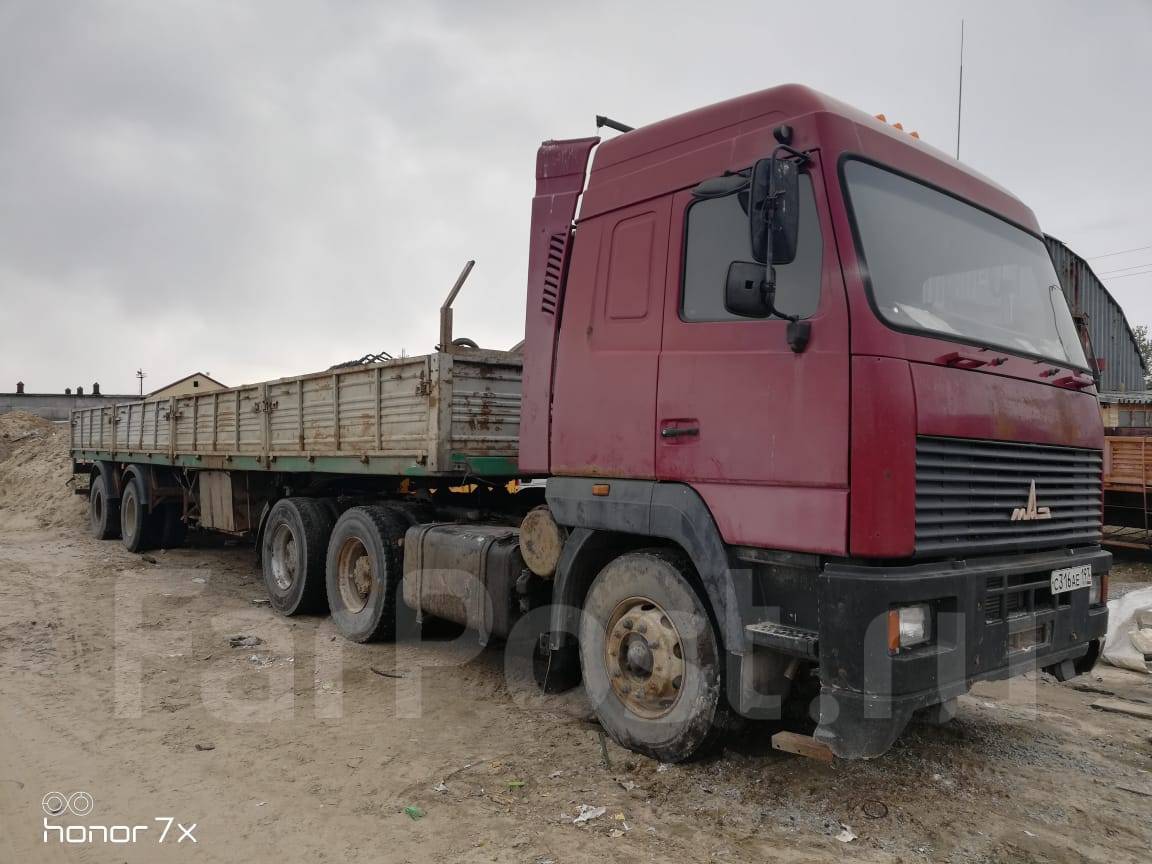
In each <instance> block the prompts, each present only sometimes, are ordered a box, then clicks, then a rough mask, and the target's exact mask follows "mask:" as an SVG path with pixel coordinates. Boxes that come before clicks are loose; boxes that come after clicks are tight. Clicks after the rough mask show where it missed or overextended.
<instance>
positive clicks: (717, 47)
mask: <svg viewBox="0 0 1152 864" xmlns="http://www.w3.org/2000/svg"><path fill="white" fill-rule="evenodd" d="M962 18H963V19H964V20H965V22H966V24H965V34H966V35H965V55H964V114H963V126H962V135H961V153H960V155H961V159H962V161H965V162H967V163H969V164H970V165H972V166H973V167H974V168H976V169H977V170H979V171H980V172H982V173H984V174H986V175H987V176H989V177H991V178H993V179H995V180H996V181H998V182H999V183H1000V184H1001V185H1003V186H1005V187H1007V188H1008V189H1009V190H1011V191H1012V192H1013V193H1015V194H1016V195H1017V196H1019V197H1020V198H1021V199H1023V200H1024V201H1025V202H1026V203H1028V204H1029V206H1031V207H1032V209H1033V210H1034V211H1035V212H1036V214H1037V217H1038V218H1039V220H1040V223H1041V225H1042V226H1043V227H1044V229H1045V230H1046V231H1047V232H1048V233H1050V234H1053V235H1055V236H1057V237H1059V238H1060V239H1062V240H1063V241H1065V242H1066V243H1068V245H1069V246H1071V248H1072V249H1074V250H1075V251H1077V252H1078V253H1080V254H1081V255H1083V256H1085V257H1087V258H1089V259H1090V263H1091V264H1092V265H1093V267H1094V269H1095V270H1096V272H1097V273H1098V274H1100V275H1101V276H1102V279H1103V281H1104V282H1105V284H1106V285H1107V286H1108V288H1109V290H1111V291H1112V293H1113V294H1114V296H1115V297H1116V299H1117V300H1118V301H1119V302H1120V304H1121V305H1122V306H1123V307H1124V309H1125V310H1126V312H1127V314H1128V317H1129V321H1130V322H1131V323H1132V324H1134V325H1135V324H1141V323H1152V266H1147V265H1152V248H1143V249H1139V248H1138V247H1152V205H1150V204H1149V201H1150V200H1152V158H1149V146H1150V144H1149V142H1150V141H1152V110H1150V109H1149V105H1150V104H1152V98H1150V96H1152V94H1150V88H1152V51H1150V50H1149V47H1148V46H1149V45H1152V0H1108V2H1095V3H1089V2H1059V0H1046V2H1005V0H1001V2H991V3H985V2H947V0H943V2H941V0H935V2H931V3H925V2H922V0H921V2H907V3H904V2H901V3H897V2H875V0H872V2H866V3H864V2H842V3H834V2H823V3H820V4H811V3H803V4H802V3H795V2H787V3H784V2H768V0H757V2H722V0H714V2H711V3H699V2H690V3H680V2H677V0H661V2H629V3H621V2H618V0H617V2H598V0H582V2H580V3H573V4H558V3H540V2H535V3H528V2H523V3H521V2H513V0H494V2H482V0H472V2H469V0H426V2H420V3H394V2H385V0H379V2H370V0H328V2H308V0H266V2H256V0H253V2H243V0H222V2H216V0H83V2H82V0H0V391H11V390H13V389H15V382H16V381H17V380H22V381H24V382H25V385H26V389H27V390H28V391H29V392H61V391H63V389H64V388H65V387H73V388H75V387H76V386H77V385H81V386H84V388H85V390H88V389H89V388H90V386H91V383H92V382H94V381H99V382H100V384H101V388H102V390H103V392H105V393H110V392H119V393H134V392H136V390H137V387H138V382H137V379H136V375H135V373H136V370H137V369H143V370H144V371H145V372H146V373H147V376H148V377H147V379H146V381H145V385H144V387H145V390H146V391H147V390H150V389H154V388H158V387H160V386H162V385H164V384H166V383H168V382H170V381H173V380H175V379H177V378H180V377H183V376H184V375H186V374H188V373H190V372H192V371H203V372H207V373H208V374H210V375H212V376H213V377H215V378H218V379H220V380H221V381H223V382H225V383H226V384H229V385H237V384H242V383H248V382H253V381H259V380H262V379H267V378H275V377H280V376H284V375H290V374H297V373H304V372H310V371H315V370H319V369H324V368H327V367H328V366H330V365H332V364H333V363H337V362H341V361H344V360H349V359H352V358H355V357H359V356H361V355H364V354H367V353H370V352H372V353H375V352H379V351H382V350H383V351H388V352H390V353H392V354H399V353H400V352H401V351H404V352H406V353H408V354H419V353H424V352H426V351H429V350H431V348H432V346H433V345H434V343H435V342H436V339H437V310H438V307H439V305H440V303H441V302H442V300H443V298H444V296H445V294H446V293H447V291H448V289H449V288H450V287H451V285H452V283H453V281H454V280H455V278H456V275H457V274H458V273H459V271H460V269H461V267H462V266H463V264H464V262H465V261H466V260H467V259H468V258H475V259H476V261H477V264H476V268H475V270H474V271H473V274H472V276H471V277H470V278H469V280H468V283H467V285H466V286H465V288H464V290H463V292H462V293H461V295H460V297H459V299H458V300H457V302H456V307H455V308H456V313H455V324H456V334H457V335H459V336H469V337H471V338H472V339H474V340H475V341H477V342H478V343H479V344H480V345H482V346H488V347H497V348H507V347H510V346H511V345H513V344H514V343H515V342H517V341H519V339H520V338H521V337H522V333H523V313H524V284H525V277H526V272H527V251H528V250H527V240H528V220H529V204H530V200H531V197H532V193H533V184H534V179H533V172H534V166H535V151H536V148H537V146H538V145H539V143H540V141H542V140H544V139H548V138H564V137H579V136H584V135H590V134H593V133H594V131H595V126H594V117H595V115H596V114H607V115H609V116H612V117H615V118H617V119H619V120H621V121H624V122H626V123H629V124H631V125H642V124H644V123H648V122H652V121H655V120H659V119H661V118H663V117H666V116H670V115H672V114H676V113H679V112H681V111H686V110H690V109H692V108H696V107H700V106H702V105H706V104H709V103H711V102H715V101H718V100H721V99H726V98H729V97H732V96H736V95H740V94H742V93H746V92H750V91H754V90H759V89H762V88H764V87H769V86H772V85H774V84H778V83H784V82H789V81H793V82H799V83H802V84H807V85H810V86H812V87H815V88H817V89H819V90H823V91H825V92H827V93H829V94H831V95H833V96H836V97H837V98H840V99H842V100H844V101H846V102H849V103H851V104H853V105H856V106H857V107H859V108H862V109H864V110H866V111H868V112H870V113H879V112H883V113H884V114H885V115H886V116H887V117H888V119H889V120H890V121H897V120H899V121H901V122H903V124H904V126H905V127H906V128H908V129H916V130H918V131H919V133H920V135H921V136H922V137H923V138H924V139H925V140H926V141H928V142H929V143H932V144H934V145H936V146H937V147H939V148H941V149H943V150H946V151H949V152H952V151H953V150H954V149H955V145H956V91H957V78H958V65H959V35H960V21H961V19H962ZM610 134H611V133H610ZM1129 249H1137V250H1138V251H1134V252H1127V253H1125V254H1118V255H1111V254H1109V253H1114V252H1118V251H1122V250H1129ZM1097 256H1106V257H1097Z"/></svg>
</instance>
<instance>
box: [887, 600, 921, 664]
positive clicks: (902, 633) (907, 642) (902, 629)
mask: <svg viewBox="0 0 1152 864" xmlns="http://www.w3.org/2000/svg"><path fill="white" fill-rule="evenodd" d="M931 638H932V610H931V609H929V607H928V604H927V603H917V604H916V605H915V606H901V607H900V608H899V609H891V610H889V612H888V650H889V651H891V652H892V653H893V654H895V653H896V652H897V651H899V650H900V649H902V648H911V647H912V646H913V645H922V644H924V643H925V642H927V641H928V640H929V639H931Z"/></svg>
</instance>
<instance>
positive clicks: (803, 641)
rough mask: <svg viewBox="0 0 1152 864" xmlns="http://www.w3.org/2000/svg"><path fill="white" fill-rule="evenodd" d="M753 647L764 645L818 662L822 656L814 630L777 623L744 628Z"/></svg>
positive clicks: (752, 625) (765, 623)
mask: <svg viewBox="0 0 1152 864" xmlns="http://www.w3.org/2000/svg"><path fill="white" fill-rule="evenodd" d="M744 632H745V634H747V636H748V638H749V640H751V642H752V644H753V645H763V646H764V647H765V648H772V649H773V650H775V651H779V652H781V653H783V654H788V655H790V656H793V657H802V658H804V659H806V660H816V659H817V658H818V657H819V656H820V639H819V637H818V636H817V635H816V633H815V632H813V631H812V630H803V629H801V628H799V627H789V626H788V625H787V624H778V623H776V622H775V621H761V622H759V623H758V624H749V625H748V626H747V627H745V628H744Z"/></svg>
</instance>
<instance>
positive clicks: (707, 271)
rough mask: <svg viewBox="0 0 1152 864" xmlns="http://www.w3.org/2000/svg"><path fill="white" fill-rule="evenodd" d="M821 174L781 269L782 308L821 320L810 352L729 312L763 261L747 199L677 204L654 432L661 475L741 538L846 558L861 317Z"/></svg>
mask: <svg viewBox="0 0 1152 864" xmlns="http://www.w3.org/2000/svg"><path fill="white" fill-rule="evenodd" d="M810 169H811V170H809V171H808V172H807V173H804V174H802V175H801V178H800V198H801V211H800V234H799V241H798V246H797V254H796V258H795V260H794V261H793V262H792V263H791V264H788V265H783V266H777V268H776V274H777V293H776V306H777V308H778V309H780V310H782V311H785V312H790V313H793V314H799V315H800V316H801V317H802V319H803V320H805V321H807V322H809V323H810V325H811V339H810V342H809V344H808V345H807V346H806V347H805V348H804V350H803V351H800V352H795V351H793V350H792V348H791V347H790V346H789V344H788V339H787V322H786V321H784V320H781V319H768V320H760V319H750V318H741V317H738V316H736V315H733V314H731V313H729V312H728V311H726V309H725V308H724V287H725V281H726V277H727V273H728V267H729V265H730V264H731V263H732V262H733V261H751V260H752V256H751V242H750V239H749V228H748V217H747V207H748V202H747V195H746V193H743V192H741V193H735V194H732V195H729V196H726V197H723V198H712V199H702V200H695V199H694V198H693V196H692V194H691V192H683V193H680V194H679V195H677V196H676V197H675V199H674V200H673V203H672V218H671V231H670V235H671V236H670V238H669V239H670V242H669V267H668V279H667V282H666V292H665V311H664V322H663V339H662V343H661V350H660V361H659V384H658V393H657V406H656V424H655V427H654V429H653V430H652V434H653V438H654V440H655V442H656V445H655V446H656V472H657V476H658V477H659V479H661V480H667V481H678V482H683V483H688V484H690V485H691V486H693V487H694V488H695V489H696V491H697V492H699V494H700V495H701V496H702V497H703V498H704V500H705V501H706V503H707V504H708V505H709V508H710V509H711V511H712V514H713V517H714V518H715V520H716V522H717V526H718V527H719V529H720V533H721V535H722V536H723V537H724V538H725V540H727V541H728V542H729V543H735V544H746V545H754V546H760V547H766V548H776V549H788V550H795V551H811V552H825V553H831V554H838V553H843V552H845V551H846V548H847V496H848V432H849V430H848V418H849V401H848V400H849V358H848V318H847V314H848V313H847V306H846V302H845V295H844V283H843V277H842V275H841V271H840V265H839V261H838V258H837V256H836V251H835V243H834V242H833V235H832V228H831V223H830V222H829V220H828V213H827V206H826V200H827V199H826V197H825V195H824V189H823V186H822V182H821V178H820V176H819V172H818V170H817V169H816V163H815V162H813V163H810ZM817 202H822V204H821V206H817Z"/></svg>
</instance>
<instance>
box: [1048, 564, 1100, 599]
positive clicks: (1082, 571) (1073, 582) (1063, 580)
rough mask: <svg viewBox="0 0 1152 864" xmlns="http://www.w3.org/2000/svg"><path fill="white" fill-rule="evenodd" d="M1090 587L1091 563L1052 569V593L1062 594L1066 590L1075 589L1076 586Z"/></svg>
mask: <svg viewBox="0 0 1152 864" xmlns="http://www.w3.org/2000/svg"><path fill="white" fill-rule="evenodd" d="M1091 587H1092V565H1091V564H1081V565H1080V566H1079V567H1065V568H1064V569H1063V570H1053V571H1052V593H1053V594H1063V593H1065V592H1066V591H1075V590H1076V589H1077V588H1091Z"/></svg>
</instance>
